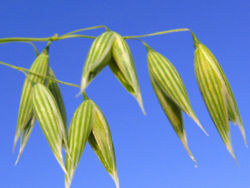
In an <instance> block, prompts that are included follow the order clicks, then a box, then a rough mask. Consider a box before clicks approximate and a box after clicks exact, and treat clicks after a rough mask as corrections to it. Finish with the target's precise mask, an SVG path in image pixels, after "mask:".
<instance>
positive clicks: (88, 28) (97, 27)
mask: <svg viewBox="0 0 250 188" xmlns="http://www.w3.org/2000/svg"><path fill="white" fill-rule="evenodd" d="M99 28H105V29H106V31H108V30H109V28H108V27H107V26H105V25H97V26H93V27H87V28H83V29H77V30H74V31H71V32H69V33H66V34H63V35H62V36H65V35H72V34H74V33H78V32H81V31H87V30H93V29H99Z"/></svg>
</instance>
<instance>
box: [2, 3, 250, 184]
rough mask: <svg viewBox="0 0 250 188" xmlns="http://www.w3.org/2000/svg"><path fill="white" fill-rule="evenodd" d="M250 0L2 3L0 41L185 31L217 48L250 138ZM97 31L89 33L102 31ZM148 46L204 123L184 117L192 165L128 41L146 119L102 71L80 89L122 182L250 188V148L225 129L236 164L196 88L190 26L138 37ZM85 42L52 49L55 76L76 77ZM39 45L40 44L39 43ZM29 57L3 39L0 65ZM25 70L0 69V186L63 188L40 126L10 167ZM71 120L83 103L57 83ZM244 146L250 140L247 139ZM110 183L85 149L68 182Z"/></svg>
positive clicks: (137, 47)
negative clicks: (103, 125)
mask: <svg viewBox="0 0 250 188" xmlns="http://www.w3.org/2000/svg"><path fill="white" fill-rule="evenodd" d="M249 10H250V1H248V0H241V1H235V0H231V1H228V0H221V1H216V0H209V1H198V0H189V1H184V0H182V1H181V0H165V1H163V0H161V1H160V0H158V1H157V0H155V1H144V2H143V1H132V0H127V1H115V0H105V1H100V0H96V1H59V0H54V1H48V0H43V1H31V0H23V1H17V0H13V1H2V2H1V11H0V25H1V30H0V38H4V37H48V36H52V35H53V34H55V33H58V34H59V35H60V34H64V33H67V32H69V31H72V30H75V29H79V28H84V27H89V26H94V25H107V26H108V27H109V28H110V29H112V30H114V31H117V32H119V33H120V34H122V35H136V34H145V33H150V32H156V31H162V30H168V29H175V28H182V27H188V28H191V29H192V30H193V31H194V33H195V34H196V35H197V37H198V38H199V39H200V41H201V42H202V43H204V44H205V45H206V46H208V48H209V49H210V50H211V51H212V52H213V53H214V55H215V56H216V57H217V59H218V61H219V62H220V64H221V66H222V68H223V70H224V72H225V73H226V75H227V77H228V80H229V81H230V84H231V86H232V89H233V91H234V95H235V98H236V100H237V103H238V107H239V110H240V112H241V116H242V119H243V123H244V126H245V129H246V135H247V138H248V141H249V137H250V131H249V130H250V129H249V122H250V116H249V105H250V97H249V96H250V89H249V88H250V87H249V85H250V84H249V83H250V77H249V69H250V64H249V62H250V53H249V44H250V35H249V33H250V25H249V21H250V11H249ZM103 31H104V30H102V29H100V30H97V31H89V32H86V34H92V35H99V34H101V33H102V32H103ZM145 41H146V42H147V43H148V44H149V45H151V46H152V48H154V49H155V50H157V51H158V52H160V53H162V54H163V55H165V56H166V57H168V58H169V60H170V61H171V62H172V63H173V64H174V65H175V67H176V69H177V70H178V71H179V73H180V74H181V77H182V78H183V81H184V83H185V86H186V88H187V91H188V94H189V98H190V101H191V104H192V106H193V109H194V111H195V112H196V114H197V116H198V118H199V119H200V121H201V123H202V124H203V126H204V128H205V129H206V130H207V132H208V133H209V135H210V136H209V137H206V136H205V135H204V134H203V133H202V131H201V130H200V129H199V128H198V127H197V125H196V124H195V123H194V122H193V121H192V120H191V119H190V118H189V117H187V115H184V121H185V127H186V131H187V137H188V141H189V146H190V149H191V150H192V152H193V154H194V156H195V157H196V160H197V161H198V168H194V164H193V162H192V160H191V159H190V158H189V157H188V155H187V153H186V151H185V149H184V147H183V146H182V144H181V142H180V141H179V140H178V138H177V136H176V134H175V133H174V131H173V129H172V127H171V125H170V123H169V122H168V120H167V118H166V117H165V115H164V113H163V112H162V110H161V108H160V105H159V103H158V101H157V99H156V96H155V95H154V92H153V89H152V87H151V85H150V80H149V77H148V71H147V62H146V50H145V48H144V47H143V46H142V45H141V44H140V43H138V42H137V41H132V40H131V41H128V43H129V45H130V47H131V51H132V53H133V57H134V60H135V66H136V69H137V73H138V78H139V83H140V87H141V91H142V97H143V100H144V105H145V109H146V111H147V115H146V116H144V115H143V114H142V113H141V111H140V108H139V107H138V105H137V103H136V101H135V100H134V98H133V97H132V96H130V95H129V94H128V93H127V92H126V91H125V89H124V88H123V87H122V86H121V85H120V84H119V82H118V81H117V80H116V79H115V77H114V76H113V75H112V74H111V72H110V71H109V70H108V69H105V70H104V71H103V72H102V73H101V74H99V75H98V77H97V78H96V79H95V80H94V81H93V82H92V84H91V85H90V86H89V88H88V89H87V93H88V95H89V97H90V98H91V99H93V100H94V101H95V102H96V103H97V104H98V106H99V107H100V108H101V109H102V111H103V113H104V114H105V116H106V118H107V120H108V122H109V125H110V128H111V131H112V135H113V141H114V146H115V151H116V157H117V166H118V173H119V178H120V185H121V188H154V187H157V188H168V187H169V188H182V187H187V188H196V187H197V188H211V187H213V188H217V187H218V188H221V187H225V188H236V187H241V188H247V187H250V179H249V174H250V163H249V161H250V151H249V149H247V148H245V146H244V144H243V141H242V138H241V135H240V132H239V130H238V128H237V127H235V126H233V125H232V126H231V134H232V142H233V146H234V150H235V154H236V157H237V159H238V162H239V166H240V167H239V166H237V165H236V163H235V162H234V160H233V159H232V158H231V156H230V155H229V153H228V152H227V150H226V148H225V146H224V144H223V142H222V140H221V139H220V137H219V134H218V133H217V131H216V129H215V126H214V124H213V122H212V120H211V119H210V117H209V114H208V112H207V110H206V108H205V104H204V102H203V100H202V97H201V95H200V92H199V89H198V86H197V84H196V80H195V75H194V67H193V52H194V48H193V44H192V39H191V36H190V34H189V33H188V32H183V33H176V34H169V35H164V36H156V37H151V38H145ZM91 42H92V40H91V39H69V40H64V41H59V42H55V43H53V44H52V45H51V51H50V65H51V66H52V68H53V69H54V72H55V73H56V75H57V77H58V79H60V80H64V81H68V82H72V83H77V84H79V83H80V77H81V74H82V67H83V65H84V60H85V58H86V55H87V52H88V48H89V47H90V45H91ZM36 44H37V46H38V48H39V50H40V51H41V50H42V49H43V48H44V46H45V45H46V44H45V43H36ZM34 58H35V55H34V52H33V51H32V48H31V47H30V46H29V45H27V44H21V43H12V44H1V45H0V61H5V62H7V63H10V64H14V65H17V66H23V67H29V66H30V65H31V63H32V61H33V60H34ZM23 81H24V76H23V74H21V73H19V72H17V71H15V70H12V69H9V68H7V67H3V66H0V93H1V94H0V104H1V105H0V118H1V131H0V148H1V156H0V166H1V168H0V187H3V188H44V187H46V188H49V187H53V188H61V187H64V176H63V172H62V170H61V169H60V167H59V165H58V164H57V162H56V160H55V158H54V156H53V154H52V152H51V151H50V149H49V145H48V143H47V142H46V139H45V138H44V136H43V134H42V132H41V129H40V127H39V125H38V124H36V125H35V128H34V130H33V132H32V135H31V137H30V140H29V142H28V144H27V146H26V148H25V150H24V153H23V155H22V157H21V160H20V162H19V164H18V165H17V166H14V162H15V159H16V157H17V151H16V152H15V153H12V144H13V139H14V133H15V128H16V121H17V113H18V107H19V99H20V96H21V91H22V84H23ZM61 89H62V92H63V96H64V99H65V105H66V108H67V115H68V119H69V121H70V120H71V117H72V115H73V113H74V110H75V109H76V108H77V106H78V105H79V104H80V103H81V101H82V99H81V98H80V97H79V98H75V95H76V93H78V90H77V89H75V88H71V87H69V86H64V85H61ZM249 142H250V141H249ZM80 187H89V188H111V187H115V186H114V184H113V182H112V180H111V178H110V177H109V175H108V174H107V173H106V172H105V170H104V168H103V167H102V165H101V164H100V162H99V161H98V159H97V157H96V156H95V154H94V152H93V151H92V150H91V148H90V147H89V146H88V145H87V147H86V149H85V151H84V154H83V156H82V159H81V161H80V164H79V166H78V169H77V171H76V174H75V177H74V180H73V182H72V188H80Z"/></svg>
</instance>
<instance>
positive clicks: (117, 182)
mask: <svg viewBox="0 0 250 188" xmlns="http://www.w3.org/2000/svg"><path fill="white" fill-rule="evenodd" d="M112 178H113V180H114V183H115V186H116V188H120V183H119V178H118V176H117V174H116V173H115V174H114V175H113V176H112Z"/></svg>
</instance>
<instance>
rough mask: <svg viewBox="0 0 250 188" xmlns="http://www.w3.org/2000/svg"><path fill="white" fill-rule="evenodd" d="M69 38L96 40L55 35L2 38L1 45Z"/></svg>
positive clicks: (82, 36)
mask: <svg viewBox="0 0 250 188" xmlns="http://www.w3.org/2000/svg"><path fill="white" fill-rule="evenodd" d="M68 38H90V39H95V38H96V37H95V36H88V35H67V36H58V35H57V34H56V35H53V36H52V37H46V38H22V37H21V38H2V39H0V44H1V43H7V42H48V41H58V40H63V39H68Z"/></svg>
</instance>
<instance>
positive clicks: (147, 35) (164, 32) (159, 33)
mask: <svg viewBox="0 0 250 188" xmlns="http://www.w3.org/2000/svg"><path fill="white" fill-rule="evenodd" d="M183 31H191V30H190V29H188V28H180V29H172V30H167V31H160V32H155V33H149V34H145V35H135V36H125V37H123V38H124V39H134V38H143V37H151V36H157V35H164V34H168V33H176V32H183Z"/></svg>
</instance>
